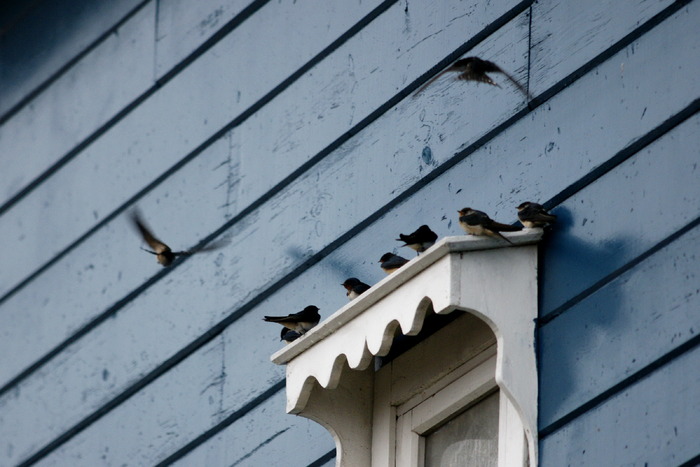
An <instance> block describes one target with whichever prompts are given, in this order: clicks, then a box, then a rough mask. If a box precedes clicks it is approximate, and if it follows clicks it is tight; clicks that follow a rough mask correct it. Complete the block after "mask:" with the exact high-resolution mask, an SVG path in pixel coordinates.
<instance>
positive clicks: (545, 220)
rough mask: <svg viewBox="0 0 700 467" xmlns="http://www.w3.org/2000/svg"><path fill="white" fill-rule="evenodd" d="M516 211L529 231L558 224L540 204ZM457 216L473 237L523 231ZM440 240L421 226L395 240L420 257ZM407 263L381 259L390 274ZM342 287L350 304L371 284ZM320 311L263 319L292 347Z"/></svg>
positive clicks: (484, 217)
mask: <svg viewBox="0 0 700 467" xmlns="http://www.w3.org/2000/svg"><path fill="white" fill-rule="evenodd" d="M517 209H518V219H519V220H520V223H521V224H523V226H525V227H526V228H528V229H532V228H535V227H545V226H547V225H549V224H552V223H554V222H555V221H556V220H557V216H556V215H554V214H550V213H548V212H547V211H546V210H545V209H544V207H542V205H541V204H537V203H533V202H530V201H526V202H524V203H522V204H521V205H520V206H518V208H517ZM457 212H458V213H459V225H460V227H462V228H463V229H464V231H465V232H467V233H468V234H471V235H488V236H490V237H495V238H499V239H502V240H504V241H506V242H508V243H511V241H510V240H508V239H507V238H506V237H504V236H503V234H502V233H501V232H515V231H518V230H521V229H522V228H521V227H518V226H514V225H509V224H501V223H500V222H496V221H494V220H493V219H491V218H490V217H489V216H488V214H486V213H485V212H483V211H477V210H476V209H472V208H464V209H460V210H459V211H457ZM437 239H438V235H437V234H436V233H435V232H433V231H432V230H430V227H428V226H427V225H421V226H420V227H419V228H418V230H416V231H415V232H413V233H412V234H409V235H404V234H399V238H397V239H396V240H398V241H401V242H404V244H403V245H402V246H407V247H409V248H411V249H412V250H415V251H416V252H417V253H418V254H419V255H420V254H421V253H422V252H424V251H425V250H427V249H428V248H430V247H431V246H433V245H434V244H435V242H436V241H437ZM408 262H409V260H408V259H406V258H404V257H402V256H399V255H395V254H394V253H385V254H384V255H382V257H381V258H380V259H379V263H380V267H381V268H382V270H383V271H384V272H385V273H387V274H391V273H393V272H395V271H396V270H397V269H399V268H400V267H402V266H404V265H405V264H406V263H408ZM341 285H342V286H343V287H345V289H346V293H345V295H347V297H348V299H349V300H351V301H352V300H354V299H356V298H357V297H359V296H360V295H362V294H363V293H364V292H366V291H367V290H369V289H370V286H369V285H368V284H365V283H364V282H362V281H361V280H359V279H358V278H356V277H351V278H349V279H347V280H346V281H345V282H343V283H342V284H341ZM318 310H319V309H318V307H316V306H314V305H309V306H307V307H306V308H304V309H303V310H301V311H300V312H298V313H292V314H290V315H287V316H265V317H264V318H263V319H264V320H265V321H269V322H272V323H278V324H281V325H282V326H283V328H282V331H281V333H280V339H281V340H283V341H285V342H286V343H290V342H292V341H295V340H296V339H298V338H299V337H301V336H303V335H304V334H306V332H308V331H309V330H310V329H311V328H313V327H314V326H316V325H317V324H318V323H319V321H321V315H319V313H318Z"/></svg>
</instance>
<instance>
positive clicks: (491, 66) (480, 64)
mask: <svg viewBox="0 0 700 467" xmlns="http://www.w3.org/2000/svg"><path fill="white" fill-rule="evenodd" d="M450 72H457V73H459V75H457V79H461V80H464V81H477V82H479V83H486V84H490V85H492V86H496V87H499V88H500V87H501V86H500V85H499V84H498V83H496V82H495V81H494V80H493V79H491V77H490V76H489V75H487V74H486V73H501V74H503V75H504V76H505V77H506V78H508V80H509V81H510V82H511V83H513V84H514V85H515V87H516V88H518V90H519V91H520V92H522V93H523V94H525V96H527V97H528V98H531V96H530V93H529V92H527V89H525V87H524V86H523V85H522V84H520V83H519V82H518V81H517V80H516V79H515V78H513V77H512V76H511V75H510V74H508V73H506V72H505V71H504V70H503V69H502V68H501V67H499V66H498V65H496V64H495V63H493V62H490V61H488V60H482V59H480V58H479V57H467V58H462V59H459V60H457V61H456V62H454V63H453V64H452V65H450V66H449V67H448V68H446V69H445V70H443V71H441V72H440V73H438V74H437V75H436V76H435V77H434V78H433V79H431V80H430V81H428V82H427V83H425V84H424V85H423V87H421V88H420V89H419V90H418V92H416V94H415V95H418V94H420V93H421V92H423V90H424V89H425V88H427V87H428V86H429V85H430V84H432V83H433V81H435V80H436V79H438V78H439V77H441V76H442V75H444V74H445V73H450Z"/></svg>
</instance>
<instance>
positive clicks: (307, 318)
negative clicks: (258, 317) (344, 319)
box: [263, 305, 321, 335]
mask: <svg viewBox="0 0 700 467" xmlns="http://www.w3.org/2000/svg"><path fill="white" fill-rule="evenodd" d="M263 321H268V322H270V323H278V324H281V325H282V326H284V327H285V328H288V329H290V330H292V331H294V332H297V333H299V335H301V334H305V333H306V331H308V330H309V329H311V328H313V327H314V326H316V325H317V324H318V322H319V321H321V315H319V314H318V307H315V306H313V305H309V306H307V307H306V308H304V309H303V310H301V311H300V312H298V313H292V314H291V315H287V316H265V317H263ZM283 335H284V334H283Z"/></svg>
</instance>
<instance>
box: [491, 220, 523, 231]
mask: <svg viewBox="0 0 700 467" xmlns="http://www.w3.org/2000/svg"><path fill="white" fill-rule="evenodd" d="M491 227H493V229H494V230H499V231H501V232H519V231H521V230H523V228H522V227H518V226H517V225H510V224H501V223H500V222H493V223H491Z"/></svg>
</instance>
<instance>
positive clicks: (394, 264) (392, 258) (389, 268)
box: [379, 253, 408, 274]
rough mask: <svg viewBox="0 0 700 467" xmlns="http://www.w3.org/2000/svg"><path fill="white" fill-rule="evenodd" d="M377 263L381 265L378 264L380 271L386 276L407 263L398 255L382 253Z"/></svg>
mask: <svg viewBox="0 0 700 467" xmlns="http://www.w3.org/2000/svg"><path fill="white" fill-rule="evenodd" d="M379 262H380V263H382V264H380V266H381V268H382V270H383V271H384V272H385V273H387V274H391V273H392V272H394V271H396V270H397V269H399V268H400V267H401V266H403V265H404V264H406V263H408V260H407V259H406V258H403V257H401V256H399V255H395V254H394V253H384V254H383V255H382V257H381V258H380V259H379Z"/></svg>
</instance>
